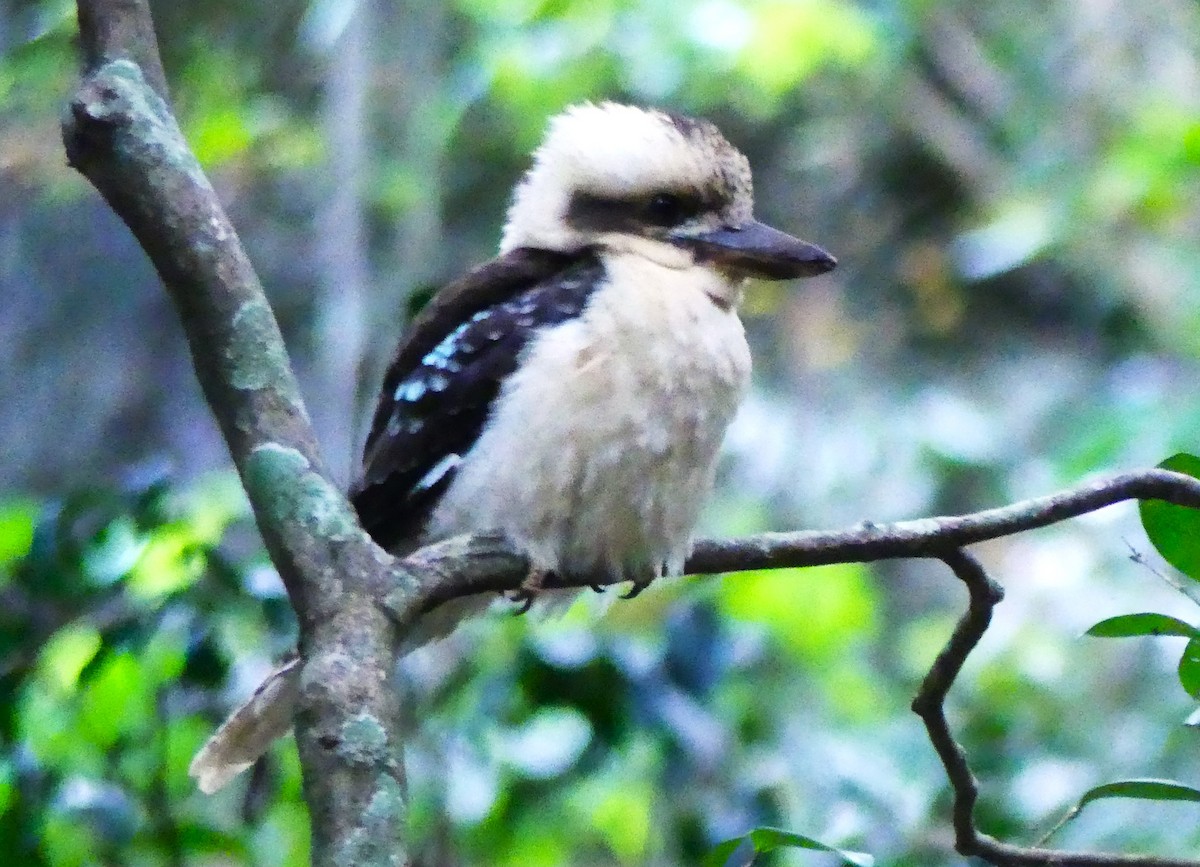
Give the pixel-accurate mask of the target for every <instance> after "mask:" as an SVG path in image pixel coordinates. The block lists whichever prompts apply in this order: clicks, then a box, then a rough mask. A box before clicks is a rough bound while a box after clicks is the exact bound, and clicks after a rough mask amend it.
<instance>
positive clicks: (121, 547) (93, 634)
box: [0, 477, 308, 865]
mask: <svg viewBox="0 0 1200 867" xmlns="http://www.w3.org/2000/svg"><path fill="white" fill-rule="evenodd" d="M3 514H4V516H5V520H4V521H3V522H2V523H0V529H3V531H4V532H3V533H2V534H0V546H3V547H4V549H5V550H6V551H8V552H10V554H9V556H8V557H7V558H6V560H5V561H4V562H3V564H0V570H2V576H3V582H2V587H0V593H3V594H4V603H5V604H4V613H3V614H0V653H2V656H0V659H3V661H4V664H3V666H2V668H0V693H2V695H3V701H2V702H0V713H2V716H0V733H2V738H0V769H2V770H3V773H2V774H0V802H2V803H4V804H5V805H6V809H5V810H4V811H3V819H2V820H0V845H3V846H4V848H5V851H7V852H9V853H10V856H11V857H12V858H14V859H15V860H16V861H19V862H20V863H29V864H45V865H74V864H81V865H82V864H91V863H95V860H96V859H97V858H104V859H109V860H115V861H119V862H121V863H146V864H155V863H168V861H175V860H176V859H179V858H182V857H184V856H185V854H186V855H187V856H188V857H191V856H192V855H193V854H194V855H200V854H202V853H204V852H210V853H218V852H219V853H229V854H234V853H238V852H242V853H243V854H244V853H245V852H247V851H248V849H247V845H248V842H249V838H248V837H246V836H245V832H244V831H243V830H242V827H241V822H240V821H239V820H238V818H237V816H236V814H235V812H233V811H231V810H230V809H229V808H230V806H231V805H230V804H228V803H226V804H225V805H224V807H223V808H221V804H220V802H219V801H213V802H210V803H206V802H205V801H204V800H202V799H201V797H200V796H199V795H198V794H197V793H195V791H194V790H193V788H192V786H191V783H190V780H189V779H188V778H187V775H186V768H187V763H188V761H189V760H190V756H191V754H192V753H193V752H194V751H195V750H196V749H197V748H198V747H199V745H200V743H201V742H202V741H203V738H204V737H206V736H207V733H208V731H209V730H210V729H211V726H212V725H213V721H214V720H215V718H216V717H217V716H218V715H219V714H220V712H221V711H222V709H223V707H224V704H225V699H224V698H223V696H222V695H221V687H223V686H224V684H225V680H226V678H227V677H228V675H229V673H230V672H231V671H232V670H233V669H232V666H233V664H234V663H235V661H237V660H238V659H245V650H246V649H245V647H244V646H242V645H241V641H244V640H246V639H250V640H251V641H252V642H253V643H257V644H258V645H259V647H258V652H259V653H262V652H263V651H264V650H267V649H269V648H271V647H272V646H274V647H275V648H277V649H282V648H283V647H285V646H286V644H287V643H288V642H289V641H290V640H291V631H292V629H291V626H290V623H289V622H288V621H287V619H286V617H285V618H284V619H282V620H279V622H278V623H277V624H276V625H275V628H274V629H272V628H271V625H270V624H268V623H266V622H264V620H263V617H262V614H261V613H259V612H258V611H256V610H255V609H257V608H258V606H259V605H260V604H262V603H265V604H266V605H267V606H268V608H274V609H276V610H277V612H278V613H279V614H284V615H286V611H285V609H284V607H281V606H283V603H282V600H281V599H279V598H278V594H279V591H278V589H273V590H269V595H268V597H267V598H266V599H260V598H256V596H261V594H262V591H263V589H266V586H265V585H264V584H263V580H262V578H261V577H259V576H260V575H261V569H262V565H261V564H262V560H261V554H260V553H258V552H257V550H256V548H255V547H252V548H251V549H250V550H249V552H247V551H243V552H241V553H237V552H236V550H235V549H236V548H237V547H238V545H239V543H237V542H236V541H234V540H235V539H236V537H237V535H238V534H239V533H244V532H245V530H246V529H248V524H247V517H248V516H247V508H246V504H245V499H244V497H243V496H242V495H241V493H240V489H239V488H238V486H237V482H236V480H234V479H232V478H228V477H212V478H210V479H208V480H206V481H204V482H203V483H200V484H198V485H195V486H193V487H191V488H190V489H188V490H187V491H179V492H175V491H172V490H171V489H170V488H169V486H168V485H167V483H166V480H156V481H152V482H150V483H148V484H144V483H137V482H135V483H133V484H131V486H130V487H129V488H127V489H125V490H122V491H104V490H89V491H83V492H80V493H78V494H76V495H74V496H71V497H69V498H67V499H65V500H64V501H62V502H61V503H56V504H47V505H46V506H45V507H43V508H42V509H41V510H40V513H37V514H35V513H34V510H32V509H30V508H29V504H28V503H11V504H8V505H7V506H6V507H5V508H4V509H3ZM248 590H252V591H256V592H255V593H247V592H246V591H248ZM214 606H216V607H218V608H224V609H225V610H223V611H221V612H220V613H218V614H216V615H214V614H213V613H212V609H213V607H214ZM247 615H249V616H247ZM234 623H236V624H237V626H236V627H235V628H236V629H237V631H238V632H240V633H242V634H241V635H239V639H240V641H239V642H238V643H231V642H230V641H228V640H227V638H226V636H225V635H223V634H222V632H223V627H224V626H225V625H233V624H234ZM201 708H205V709H207V713H206V716H207V717H208V721H207V722H206V721H205V720H202V719H196V718H193V717H192V716H191V714H192V713H195V711H196V710H199V709H201ZM289 777H290V779H291V782H288V778H289ZM267 785H268V786H269V788H270V789H273V790H274V792H275V794H272V795H271V797H272V799H274V798H275V797H276V795H278V794H281V793H282V791H286V790H287V789H288V788H289V787H290V788H291V790H292V791H291V803H292V804H293V805H295V803H296V798H297V796H298V792H297V791H296V769H295V768H294V767H292V768H290V769H288V771H287V773H286V776H284V777H283V778H282V779H280V780H279V781H277V782H275V783H268V784H267ZM249 815H251V816H253V812H252V813H251V814H249ZM287 815H288V816H289V819H288V822H287V826H286V828H285V829H281V830H282V831H283V832H284V833H283V835H282V836H281V837H280V841H281V843H283V842H286V844H287V845H286V846H284V845H281V846H279V847H276V848H275V849H273V850H272V852H273V853H274V854H272V855H270V856H267V857H262V858H259V859H257V860H255V861H254V862H253V863H257V864H280V865H282V864H291V863H296V859H300V858H302V857H303V856H304V853H305V852H306V851H307V845H308V843H307V835H306V832H305V831H304V830H303V829H304V823H303V821H302V819H303V817H302V814H301V815H299V816H298V815H297V814H296V811H295V809H294V808H293V809H292V811H291V812H290V813H288V814H287ZM297 818H299V819H301V821H300V823H299V824H297V823H296V820H297ZM272 821H273V820H272V819H271V818H270V817H269V816H267V817H263V818H261V819H259V818H254V819H252V821H251V828H252V829H253V828H254V827H255V826H257V827H260V828H266V827H269V826H270V824H271V822H272ZM281 830H277V831H276V832H275V833H276V834H277V835H279V834H280V833H281ZM247 863H249V862H247Z"/></svg>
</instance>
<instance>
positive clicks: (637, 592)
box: [621, 575, 654, 599]
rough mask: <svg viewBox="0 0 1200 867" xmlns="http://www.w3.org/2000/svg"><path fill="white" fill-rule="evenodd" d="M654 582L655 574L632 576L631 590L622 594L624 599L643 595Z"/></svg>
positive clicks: (630, 580) (630, 581)
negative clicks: (641, 576)
mask: <svg viewBox="0 0 1200 867" xmlns="http://www.w3.org/2000/svg"><path fill="white" fill-rule="evenodd" d="M653 583H654V576H653V575H651V576H650V577H649V578H630V579H629V590H628V591H627V592H625V593H622V594H621V598H622V599H636V598H637V597H638V596H641V595H642V591H643V590H645V589H646V588H647V587H649V586H650V585H651V584H653Z"/></svg>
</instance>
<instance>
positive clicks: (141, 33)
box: [79, 0, 169, 99]
mask: <svg viewBox="0 0 1200 867" xmlns="http://www.w3.org/2000/svg"><path fill="white" fill-rule="evenodd" d="M79 46H80V48H81V49H82V51H83V66H84V69H85V70H86V69H97V68H99V67H100V66H102V65H103V64H104V63H107V62H108V61H110V60H130V61H132V62H133V63H134V64H135V65H137V66H138V67H140V68H141V70H142V74H143V75H144V76H145V77H146V81H147V82H148V83H149V84H150V86H151V87H152V88H154V92H155V93H157V94H158V95H159V96H160V97H162V98H163V99H168V98H169V96H168V90H167V76H166V74H165V73H164V72H163V67H162V60H161V59H159V56H158V40H157V39H156V38H155V36H154V22H153V21H152V20H151V18H150V4H149V0H107V2H103V3H86V2H85V3H80V4H79Z"/></svg>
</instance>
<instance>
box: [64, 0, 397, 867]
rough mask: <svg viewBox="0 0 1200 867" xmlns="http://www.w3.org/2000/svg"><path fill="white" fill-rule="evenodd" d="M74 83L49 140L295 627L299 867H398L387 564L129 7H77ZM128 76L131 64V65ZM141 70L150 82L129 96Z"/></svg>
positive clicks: (84, 2)
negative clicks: (105, 228) (96, 207)
mask: <svg viewBox="0 0 1200 867" xmlns="http://www.w3.org/2000/svg"><path fill="white" fill-rule="evenodd" d="M78 6H79V17H80V40H81V44H82V47H83V55H84V59H85V68H84V72H83V78H82V81H81V82H80V84H79V87H78V89H77V90H76V92H75V94H74V95H73V96H72V98H71V100H70V106H69V113H68V115H67V117H66V120H65V122H64V125H63V140H64V143H65V145H66V150H67V156H68V159H69V161H70V163H71V165H72V166H74V167H75V168H76V169H78V170H79V171H80V172H82V173H83V174H84V175H85V176H86V177H87V178H88V180H90V181H91V182H92V184H93V185H94V186H95V187H96V189H97V190H99V191H100V193H101V195H103V196H104V198H105V199H106V200H107V201H108V203H109V204H110V205H111V206H112V208H113V210H114V211H115V212H116V213H117V214H118V215H119V216H120V217H121V218H122V219H123V220H124V221H125V222H126V224H127V225H128V226H129V228H130V229H131V230H132V231H133V233H134V235H136V236H137V239H138V241H139V242H140V243H141V245H142V247H143V248H144V249H145V250H146V253H147V254H148V255H149V256H150V259H151V260H152V262H153V263H154V266H155V268H156V269H157V271H158V273H159V276H160V277H161V278H162V281H163V284H164V285H165V287H166V289H167V291H168V292H169V293H170V295H171V298H172V300H173V301H174V302H175V305H176V307H177V308H178V310H179V314H180V318H181V320H182V322H183V326H184V330H185V332H186V334H187V338H188V343H189V345H190V348H191V351H192V359H193V363H194V365H195V368H196V373H197V376H198V378H199V380H200V383H201V386H202V387H203V389H204V394H205V397H206V399H207V401H208V403H209V405H210V406H211V408H212V410H213V413H214V415H215V416H216V417H217V419H218V421H219V423H220V425H221V430H222V433H223V434H224V436H225V440H226V442H227V443H228V445H229V450H230V454H231V455H232V457H233V461H234V464H235V465H236V467H237V469H238V472H239V473H240V474H241V477H242V481H243V483H244V485H245V487H246V490H247V493H248V494H249V496H250V500H251V503H252V505H253V507H254V513H255V517H256V520H257V522H258V526H259V529H260V531H261V533H262V536H263V540H264V542H265V543H266V545H267V549H268V551H269V552H270V554H271V558H272V560H273V561H274V563H275V565H276V567H277V568H278V570H279V573H280V576H281V577H282V578H283V581H284V584H285V585H286V587H287V590H288V594H289V596H290V598H291V601H292V604H293V606H294V607H295V609H296V613H297V616H298V618H299V621H300V651H301V656H302V659H303V660H304V664H303V668H302V671H301V674H300V679H299V705H298V713H297V723H296V731H297V739H298V743H299V746H300V753H301V757H302V763H303V767H304V780H305V797H306V799H307V801H308V804H309V807H310V811H311V813H312V820H313V844H314V845H313V852H314V861H315V863H317V864H321V865H333V864H359V863H380V864H401V863H404V862H405V856H404V849H403V845H402V844H403V839H402V832H403V817H404V809H405V803H404V794H403V774H402V766H401V760H400V755H401V752H400V740H399V737H400V734H399V732H400V730H399V725H398V708H397V704H396V697H395V694H394V691H393V690H391V689H389V688H388V677H389V675H390V673H391V671H392V669H393V667H394V663H395V659H396V650H395V647H396V637H397V636H396V630H395V627H394V625H393V623H392V622H391V621H390V620H389V619H388V618H387V617H386V616H384V614H383V613H382V612H381V611H380V610H379V608H378V606H376V605H375V604H374V602H373V601H372V598H373V591H372V588H373V587H375V586H378V585H379V584H380V582H381V581H382V580H383V579H384V577H385V576H387V575H388V569H389V567H390V564H391V558H390V557H388V555H386V554H385V553H384V552H383V551H381V550H380V549H379V548H377V547H376V546H375V545H374V544H373V543H372V542H371V540H370V539H369V538H368V537H367V536H366V534H365V533H363V531H362V530H361V528H360V527H359V526H358V523H357V520H356V519H355V516H354V514H353V512H352V510H351V509H350V507H349V504H348V503H347V502H346V500H345V498H344V497H343V496H342V494H341V492H340V491H339V490H338V489H337V488H336V487H335V486H334V485H333V484H331V483H330V481H329V479H328V476H327V474H326V472H325V469H324V466H323V463H322V461H321V458H320V456H319V454H318V451H317V446H316V443H315V440H314V439H313V435H312V431H311V427H310V425H309V420H308V415H307V413H306V412H305V409H304V405H303V402H302V401H301V398H300V393H299V390H298V388H297V385H296V382H295V379H294V377H293V375H292V372H291V369H290V367H289V365H288V359H287V353H286V351H285V349H284V346H283V341H282V339H281V337H280V334H279V329H278V326H277V325H276V322H275V318H274V314H273V313H272V312H271V308H270V306H269V305H268V303H267V300H266V298H265V296H264V295H263V292H262V288H261V286H260V285H259V282H258V278H257V277H256V276H255V274H254V271H253V268H252V267H251V265H250V262H249V260H248V259H247V257H246V254H245V252H244V250H243V249H242V247H241V244H240V243H239V241H238V239H237V234H236V233H235V231H234V229H233V226H232V225H231V224H230V222H229V220H228V218H227V217H226V215H225V212H224V210H223V209H222V208H221V205H220V203H219V202H218V200H217V197H216V195H215V193H214V192H213V189H212V187H211V186H210V185H209V183H208V181H207V179H206V178H205V177H204V174H203V172H202V171H201V169H200V166H199V164H198V163H197V162H196V160H195V158H194V157H193V156H192V154H191V152H190V151H189V149H188V147H187V144H186V142H185V141H184V140H183V137H182V136H181V134H180V132H179V128H178V126H177V125H176V123H175V120H174V118H173V116H172V114H171V111H170V109H169V107H168V106H167V104H166V102H165V101H164V99H163V97H162V94H164V93H165V92H166V87H165V82H163V81H162V80H161V78H162V73H161V65H160V63H159V61H158V52H157V48H156V46H155V42H154V39H153V25H152V23H151V21H150V16H149V12H148V9H147V7H146V3H145V2H144V0H80V2H79V4H78ZM134 61H136V63H135V62H134ZM139 64H140V65H141V66H144V67H145V68H147V69H149V70H150V73H149V75H150V81H149V82H148V81H147V78H146V76H145V74H144V73H143V71H142V68H140V66H139Z"/></svg>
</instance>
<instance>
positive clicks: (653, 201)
mask: <svg viewBox="0 0 1200 867" xmlns="http://www.w3.org/2000/svg"><path fill="white" fill-rule="evenodd" d="M753 212H754V193H753V186H752V183H751V178H750V164H749V163H748V162H747V160H746V157H745V156H743V155H742V153H741V152H740V151H738V149H737V148H735V147H734V146H733V145H731V144H730V143H729V142H728V141H727V140H726V139H725V136H723V135H722V134H721V131H720V130H718V129H717V128H716V127H715V126H713V124H711V123H709V122H708V121H706V120H699V119H693V118H689V117H681V116H679V115H674V114H667V113H665V112H661V111H653V110H646V109H641V108H635V107H633V106H627V105H618V104H615V103H611V102H606V103H603V104H601V105H592V104H590V103H589V104H584V105H577V106H574V107H572V108H569V109H567V110H566V111H564V112H563V113H562V114H560V115H558V116H557V117H555V118H554V119H553V120H552V121H551V122H550V129H549V132H548V133H547V135H546V138H545V140H544V141H543V142H542V145H541V147H539V148H538V149H537V152H536V153H535V154H534V156H533V165H532V167H531V168H530V169H529V171H528V172H527V173H526V174H525V177H524V178H522V180H521V182H520V183H519V184H518V185H517V189H516V192H515V193H514V196H513V203H512V206H511V207H510V208H509V211H508V221H507V223H506V225H505V228H504V237H503V239H502V240H501V244H500V251H501V252H502V253H506V252H508V251H510V250H513V249H516V248H518V247H537V248H542V249H548V250H556V251H561V252H572V251H575V250H581V249H583V248H585V247H597V248H600V249H608V250H613V251H618V252H636V253H640V254H642V255H645V256H647V257H649V258H652V259H654V260H656V261H658V262H660V263H661V264H664V265H668V266H674V267H681V268H682V267H690V266H691V265H693V264H694V263H701V264H708V265H712V266H713V267H715V268H717V269H719V270H721V271H724V272H727V273H728V274H729V275H730V276H731V277H734V278H740V277H746V276H754V277H760V278H765V279H773V280H781V279H787V278H791V277H808V276H812V275H815V274H823V273H824V272H826V271H828V270H829V269H831V268H833V266H834V265H835V264H836V261H835V260H834V258H833V257H832V256H830V255H829V254H828V253H826V252H825V251H824V250H822V249H821V248H820V247H817V246H816V245H814V244H809V243H807V242H805V241H801V240H799V239H798V238H794V237H792V236H791V235H788V234H785V233H784V232H780V231H778V230H777V229H772V228H771V227H770V226H766V225H764V224H762V223H759V222H758V221H757V220H755V219H754V214H753Z"/></svg>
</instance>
